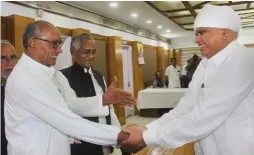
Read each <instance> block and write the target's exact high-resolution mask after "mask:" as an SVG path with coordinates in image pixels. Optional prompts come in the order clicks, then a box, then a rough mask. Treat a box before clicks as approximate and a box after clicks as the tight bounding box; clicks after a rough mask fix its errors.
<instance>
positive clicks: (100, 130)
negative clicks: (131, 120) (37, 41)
mask: <svg viewBox="0 0 254 155" xmlns="http://www.w3.org/2000/svg"><path fill="white" fill-rule="evenodd" d="M58 73H59V72H56V71H55V70H54V68H53V67H50V68H48V67H46V66H44V65H41V64H40V63H38V62H36V61H34V60H32V59H31V58H30V57H28V56H27V55H26V54H23V55H22V57H21V59H20V60H19V62H18V63H17V65H16V66H15V68H14V70H13V71H12V73H11V75H10V76H9V78H8V80H7V85H6V96H5V120H6V137H7V139H8V142H9V143H8V154H9V155H70V141H69V138H77V139H81V140H84V141H87V142H90V143H95V144H98V145H115V144H116V143H117V136H118V133H119V132H120V129H119V128H118V127H115V126H109V125H103V124H97V123H93V122H90V121H88V120H85V119H83V118H81V117H79V116H77V115H75V114H74V113H73V112H72V111H71V110H69V109H68V104H70V103H68V102H66V101H65V99H64V97H63V96H62V94H61V93H63V92H61V89H59V88H58V85H56V84H55V81H57V80H58V79H57V77H59V76H56V77H54V75H55V74H58ZM58 75H59V74H58ZM54 78H55V80H54Z"/></svg>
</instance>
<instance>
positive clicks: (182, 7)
mask: <svg viewBox="0 0 254 155" xmlns="http://www.w3.org/2000/svg"><path fill="white" fill-rule="evenodd" d="M146 3H147V4H148V5H150V6H151V7H152V8H154V9H155V10H157V11H158V12H159V13H161V14H162V15H163V16H165V17H167V18H168V19H169V20H171V21H173V22H174V23H176V24H177V25H179V26H180V27H182V28H183V29H185V30H193V23H194V19H195V17H196V15H197V13H199V11H200V9H201V8H202V7H203V6H204V5H205V4H208V3H210V4H215V5H228V6H231V7H232V8H233V9H234V10H235V11H236V12H237V13H238V14H239V15H240V17H241V21H242V26H243V28H246V27H254V2H253V1H168V2H166V1H164V2H162V1H150V2H146Z"/></svg>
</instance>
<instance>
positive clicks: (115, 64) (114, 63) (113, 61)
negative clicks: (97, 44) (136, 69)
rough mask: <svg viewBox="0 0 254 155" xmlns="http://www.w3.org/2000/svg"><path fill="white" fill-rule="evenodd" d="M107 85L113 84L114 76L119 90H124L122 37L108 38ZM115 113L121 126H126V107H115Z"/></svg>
mask: <svg viewBox="0 0 254 155" xmlns="http://www.w3.org/2000/svg"><path fill="white" fill-rule="evenodd" d="M107 49H108V50H107V54H106V55H107V69H108V70H107V71H108V80H107V83H108V84H111V82H113V79H114V76H117V78H118V83H117V88H122V89H123V60H122V39H121V38H120V37H116V36H112V37H108V41H107ZM114 108H115V113H116V115H117V117H118V119H119V122H120V124H121V125H124V124H125V107H124V106H114Z"/></svg>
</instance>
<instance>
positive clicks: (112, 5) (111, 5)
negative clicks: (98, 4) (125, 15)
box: [109, 2, 118, 8]
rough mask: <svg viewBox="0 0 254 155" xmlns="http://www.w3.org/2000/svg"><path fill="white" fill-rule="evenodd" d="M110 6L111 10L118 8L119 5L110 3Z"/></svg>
mask: <svg viewBox="0 0 254 155" xmlns="http://www.w3.org/2000/svg"><path fill="white" fill-rule="evenodd" d="M109 6H110V7H111V8H116V7H117V6H118V3H116V2H111V3H109Z"/></svg>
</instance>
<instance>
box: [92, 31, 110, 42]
mask: <svg viewBox="0 0 254 155" xmlns="http://www.w3.org/2000/svg"><path fill="white" fill-rule="evenodd" d="M91 35H92V37H93V39H94V40H102V41H107V40H108V37H107V36H103V35H99V34H93V33H91Z"/></svg>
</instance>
